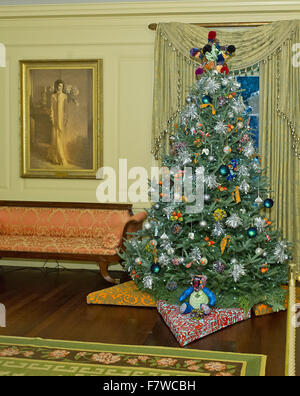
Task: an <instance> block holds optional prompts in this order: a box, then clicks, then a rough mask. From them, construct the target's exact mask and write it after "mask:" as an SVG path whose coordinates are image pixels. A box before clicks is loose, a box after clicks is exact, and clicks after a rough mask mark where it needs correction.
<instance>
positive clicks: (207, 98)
mask: <svg viewBox="0 0 300 396" xmlns="http://www.w3.org/2000/svg"><path fill="white" fill-rule="evenodd" d="M201 100H202V103H204V104H209V103H211V102H212V98H211V97H210V96H209V95H204V96H203V97H202V99H201Z"/></svg>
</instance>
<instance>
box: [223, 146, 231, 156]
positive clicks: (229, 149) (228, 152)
mask: <svg viewBox="0 0 300 396" xmlns="http://www.w3.org/2000/svg"><path fill="white" fill-rule="evenodd" d="M223 151H224V153H225V154H230V153H231V147H229V146H225V147H224V149H223Z"/></svg>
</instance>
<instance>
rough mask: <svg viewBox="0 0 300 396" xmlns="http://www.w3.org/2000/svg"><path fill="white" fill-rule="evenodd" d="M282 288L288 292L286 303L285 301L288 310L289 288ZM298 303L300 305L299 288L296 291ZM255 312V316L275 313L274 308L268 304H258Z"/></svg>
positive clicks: (255, 306) (254, 308)
mask: <svg viewBox="0 0 300 396" xmlns="http://www.w3.org/2000/svg"><path fill="white" fill-rule="evenodd" d="M281 288H282V289H283V290H286V296H285V301H284V308H285V309H287V308H288V297H289V295H288V286H281ZM296 303H297V304H299V303H300V290H299V288H297V289H296ZM253 312H254V314H255V316H262V315H267V314H270V313H273V312H274V311H273V309H272V307H270V305H267V304H263V303H260V304H256V305H254V307H253Z"/></svg>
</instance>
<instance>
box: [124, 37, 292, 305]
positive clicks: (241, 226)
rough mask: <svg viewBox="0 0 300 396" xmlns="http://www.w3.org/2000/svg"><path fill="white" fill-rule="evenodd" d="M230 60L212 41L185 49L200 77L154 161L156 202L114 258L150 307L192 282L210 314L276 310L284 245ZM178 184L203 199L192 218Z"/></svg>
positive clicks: (283, 279)
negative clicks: (209, 301)
mask: <svg viewBox="0 0 300 396" xmlns="http://www.w3.org/2000/svg"><path fill="white" fill-rule="evenodd" d="M234 52H235V47H234V46H233V45H229V46H221V45H220V44H219V42H218V40H217V38H216V33H215V32H209V35H208V44H206V45H205V46H204V47H203V48H200V49H198V48H193V49H191V51H190V55H191V56H192V57H193V58H194V59H195V60H197V62H198V63H199V67H198V69H197V70H196V73H195V74H196V77H197V79H196V82H195V84H194V85H193V86H192V87H191V89H190V92H189V94H188V96H187V98H186V106H185V107H184V108H183V109H182V111H181V113H180V119H179V121H178V122H177V124H175V125H174V133H173V134H172V136H171V138H170V141H171V150H170V154H169V155H166V156H164V158H163V165H164V167H165V168H164V170H165V174H166V175H167V176H168V177H169V184H168V183H167V184H165V181H164V178H163V176H162V178H161V179H160V180H156V181H153V180H152V182H151V185H150V190H149V193H151V194H152V196H153V195H155V193H157V195H158V197H159V199H158V200H156V202H153V205H152V207H151V208H150V209H149V210H147V212H148V219H147V221H146V222H145V223H144V227H143V229H142V230H140V231H139V232H137V233H135V234H134V235H133V236H132V238H131V239H130V240H129V241H127V242H125V246H126V249H125V251H124V252H123V253H121V256H122V258H123V261H124V265H125V268H126V270H127V271H128V272H129V274H130V276H131V278H132V279H133V280H134V281H135V282H136V284H137V286H138V287H139V288H140V289H142V290H145V291H147V292H149V293H150V294H151V295H152V296H153V297H154V298H155V299H157V300H158V299H162V300H165V301H168V302H170V303H178V301H179V296H180V295H181V294H182V293H183V291H184V290H186V288H187V287H188V286H189V284H190V282H191V280H192V279H193V277H194V276H195V275H197V274H201V275H204V276H205V277H207V286H208V287H209V289H210V290H212V291H213V293H214V295H215V296H216V306H217V307H222V308H233V307H235V308H243V309H244V310H245V311H247V310H249V309H250V308H251V307H252V306H253V305H255V304H257V303H260V302H263V303H265V304H269V305H270V306H271V307H272V308H273V310H275V311H276V310H279V309H282V308H283V306H284V298H285V291H283V290H282V288H281V286H282V285H284V284H286V283H287V282H288V260H289V259H290V245H289V243H288V242H287V241H285V240H283V239H282V238H281V234H280V232H279V231H278V230H276V229H273V227H272V224H271V221H270V220H269V218H268V211H270V210H272V206H273V204H274V202H273V200H272V199H271V198H270V195H269V194H270V192H269V191H268V180H267V179H266V177H265V176H264V175H263V169H262V168H261V158H260V156H259V154H258V153H257V149H256V147H255V144H254V140H253V134H252V133H251V129H250V126H249V114H248V112H247V111H246V105H245V103H244V101H243V97H242V92H241V89H240V84H239V83H238V82H237V80H236V79H235V78H234V76H232V75H230V73H229V68H228V65H227V61H228V60H229V58H230V57H231V56H233V55H234ZM199 175H202V176H203V182H204V183H203V185H202V190H201V189H199V180H201V178H200V176H199ZM198 176H199V178H198V179H197V177H198ZM166 180H167V179H166ZM180 182H181V183H180ZM187 182H190V184H189V185H191V186H192V189H191V193H192V194H194V195H193V196H194V197H195V196H197V194H198V195H199V194H200V195H201V191H202V192H203V193H204V195H203V200H204V206H203V208H202V207H201V210H200V209H199V208H200V206H199V205H198V209H199V210H192V209H191V208H192V206H191V203H190V201H189V197H187V195H186V194H184V193H182V190H180V186H181V188H182V186H183V185H184V183H186V185H188V183H187ZM178 186H179V187H178ZM197 188H198V190H197ZM184 192H185V191H184ZM195 207H196V206H195ZM196 209H197V208H196Z"/></svg>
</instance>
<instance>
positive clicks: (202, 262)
mask: <svg viewBox="0 0 300 396" xmlns="http://www.w3.org/2000/svg"><path fill="white" fill-rule="evenodd" d="M207 263H208V260H207V258H206V257H201V259H200V264H201V265H207Z"/></svg>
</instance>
